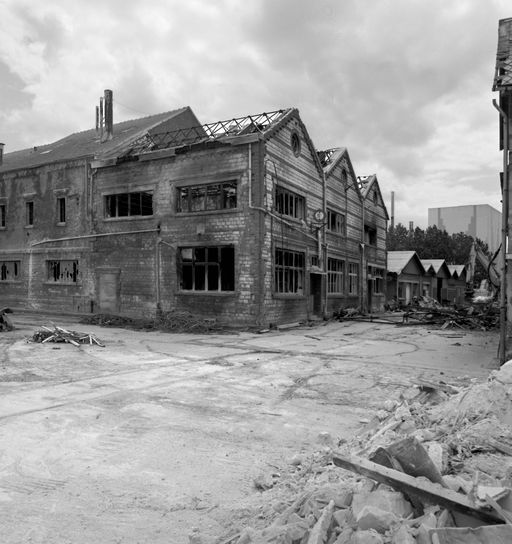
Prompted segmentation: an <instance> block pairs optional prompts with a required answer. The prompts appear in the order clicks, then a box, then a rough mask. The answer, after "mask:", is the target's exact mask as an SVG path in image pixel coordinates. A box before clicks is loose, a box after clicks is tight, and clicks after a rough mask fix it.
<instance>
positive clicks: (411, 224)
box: [409, 221, 414, 232]
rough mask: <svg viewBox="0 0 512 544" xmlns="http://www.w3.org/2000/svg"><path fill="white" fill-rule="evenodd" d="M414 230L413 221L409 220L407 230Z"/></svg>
mask: <svg viewBox="0 0 512 544" xmlns="http://www.w3.org/2000/svg"><path fill="white" fill-rule="evenodd" d="M413 230H414V221H409V231H410V232H412V231H413Z"/></svg>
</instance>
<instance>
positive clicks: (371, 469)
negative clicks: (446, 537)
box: [333, 455, 502, 523]
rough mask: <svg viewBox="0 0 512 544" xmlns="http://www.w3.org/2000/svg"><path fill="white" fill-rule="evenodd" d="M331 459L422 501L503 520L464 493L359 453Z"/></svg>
mask: <svg viewBox="0 0 512 544" xmlns="http://www.w3.org/2000/svg"><path fill="white" fill-rule="evenodd" d="M333 463H334V464H335V465H336V466H338V467H341V468H344V469H346V470H350V471H352V472H356V473H357V474H361V475H363V476H366V477H368V478H371V479H373V480H376V481H377V482H380V483H383V484H386V485H389V486H391V487H393V488H395V489H397V490H398V491H403V492H405V493H407V494H408V495H414V496H415V497H418V499H420V500H421V501H423V502H428V503H430V504H439V505H441V506H444V507H445V508H448V509H450V510H456V511H457V512H462V513H463V514H467V515H469V516H474V517H477V518H478V519H481V520H483V521H488V522H491V523H496V522H502V519H501V517H500V516H498V515H497V514H496V513H494V512H492V511H489V510H484V509H482V508H478V507H477V506H475V505H474V504H473V503H472V502H471V501H469V500H468V499H467V497H466V496H464V495H461V494H460V493H456V492H455V491H452V490H451V489H445V488H443V487H441V486H440V485H439V484H433V483H432V482H429V481H425V480H419V479H417V478H413V477H412V476H409V475H408V474H404V473H402V472H398V471H397V470H393V469H391V468H386V467H383V466H381V465H378V464H377V463H372V462H371V461H368V460H366V459H362V458H360V457H344V456H341V455H334V456H333Z"/></svg>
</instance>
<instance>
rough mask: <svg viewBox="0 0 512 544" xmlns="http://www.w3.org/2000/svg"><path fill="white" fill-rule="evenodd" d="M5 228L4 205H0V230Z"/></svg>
mask: <svg viewBox="0 0 512 544" xmlns="http://www.w3.org/2000/svg"><path fill="white" fill-rule="evenodd" d="M5 226H6V208H5V204H0V228H3V229H4V228H5Z"/></svg>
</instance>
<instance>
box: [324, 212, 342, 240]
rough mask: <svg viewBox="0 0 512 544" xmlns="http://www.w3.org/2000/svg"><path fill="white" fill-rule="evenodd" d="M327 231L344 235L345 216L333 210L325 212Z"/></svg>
mask: <svg viewBox="0 0 512 544" xmlns="http://www.w3.org/2000/svg"><path fill="white" fill-rule="evenodd" d="M327 229H328V230H330V231H331V232H335V233H337V234H344V233H345V216H344V215H342V214H341V213H337V212H335V211H333V210H327Z"/></svg>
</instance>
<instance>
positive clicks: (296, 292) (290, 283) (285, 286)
mask: <svg viewBox="0 0 512 544" xmlns="http://www.w3.org/2000/svg"><path fill="white" fill-rule="evenodd" d="M305 263H306V253H305V252H304V251H294V250H291V249H284V248H280V247H276V248H275V249H274V294H276V295H292V296H304V289H305V279H306V269H305Z"/></svg>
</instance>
